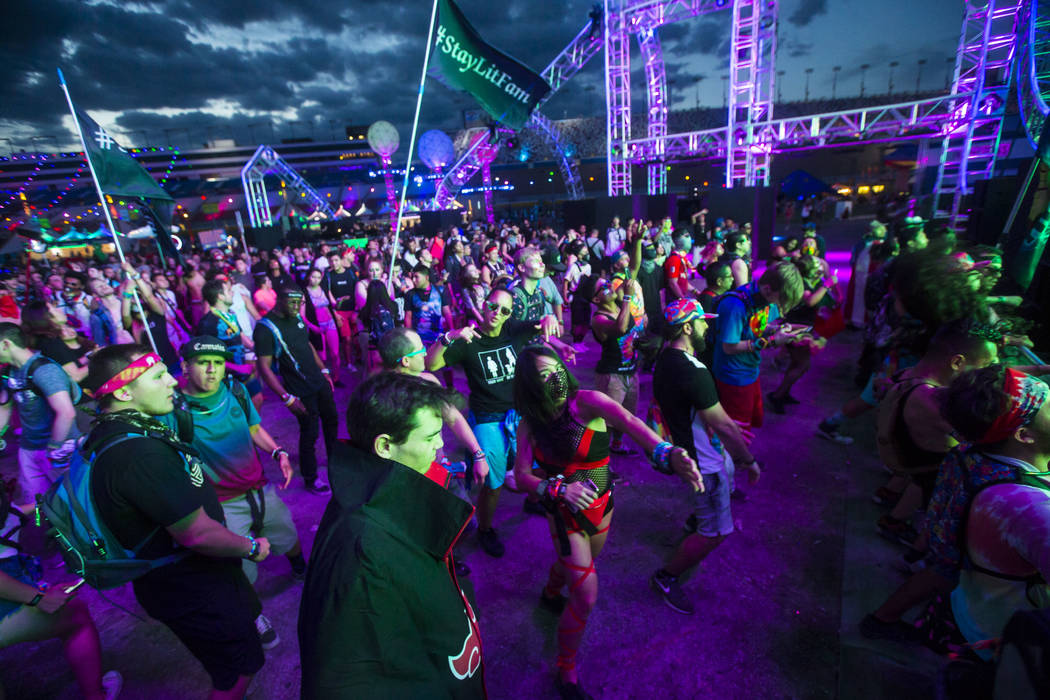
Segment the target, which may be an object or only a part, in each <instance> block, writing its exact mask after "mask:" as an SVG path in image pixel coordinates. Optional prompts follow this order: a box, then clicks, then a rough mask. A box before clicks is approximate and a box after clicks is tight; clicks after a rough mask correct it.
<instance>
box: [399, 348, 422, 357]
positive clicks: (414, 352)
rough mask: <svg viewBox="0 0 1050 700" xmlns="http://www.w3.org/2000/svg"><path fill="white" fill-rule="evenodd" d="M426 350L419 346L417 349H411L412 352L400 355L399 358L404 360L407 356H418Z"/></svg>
mask: <svg viewBox="0 0 1050 700" xmlns="http://www.w3.org/2000/svg"><path fill="white" fill-rule="evenodd" d="M426 351H427V349H426V348H420V349H419V350H413V351H412V352H410V353H408V354H407V355H404V356H402V357H401V359H402V360H404V359H406V358H409V357H419V356H420V355H422V354H423V353H425V352H426Z"/></svg>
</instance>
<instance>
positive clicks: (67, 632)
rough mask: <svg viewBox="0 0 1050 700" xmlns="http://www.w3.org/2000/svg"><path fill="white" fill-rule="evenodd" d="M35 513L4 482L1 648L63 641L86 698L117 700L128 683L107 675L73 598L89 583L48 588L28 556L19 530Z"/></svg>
mask: <svg viewBox="0 0 1050 700" xmlns="http://www.w3.org/2000/svg"><path fill="white" fill-rule="evenodd" d="M32 510H33V506H32V505H26V506H13V505H11V504H10V501H9V500H8V494H7V489H6V488H5V484H3V483H0V525H2V526H3V528H2V529H0V532H3V533H5V534H4V537H3V538H0V649H5V648H7V647H9V646H12V645H14V644H20V643H22V642H39V641H43V640H45V639H61V640H62V644H63V650H64V652H65V655H66V659H67V660H68V661H69V665H70V667H71V668H72V669H73V675H74V676H75V677H76V679H77V685H78V686H80V693H81V694H82V695H83V696H84V697H85V698H88V700H96V699H98V698H105V699H106V700H112V698H115V697H117V695H119V694H120V690H121V687H122V686H123V685H124V679H123V677H122V676H121V675H120V673H119V672H117V671H109V672H108V673H106V674H105V675H103V674H102V654H101V648H100V643H99V638H98V629H97V628H96V627H95V622H94V620H92V619H91V613H90V612H89V611H88V607H87V605H86V604H85V603H84V601H82V600H77V599H75V598H74V597H73V596H74V594H75V593H76V591H77V589H78V588H79V587H80V586H81V584H83V583H84V579H80V580H79V581H77V582H65V583H62V584H59V585H56V586H48V585H47V584H46V583H44V582H43V581H42V580H41V579H42V570H41V566H40V560H39V559H37V558H36V557H30V556H26V555H25V554H23V553H22V551H21V549H22V548H21V546H20V545H19V544H18V535H17V531H18V530H19V529H20V528H21V527H22V525H24V524H25V523H26V522H28V521H29V515H28V514H29V513H31V512H32ZM3 695H4V691H3V687H0V697H3Z"/></svg>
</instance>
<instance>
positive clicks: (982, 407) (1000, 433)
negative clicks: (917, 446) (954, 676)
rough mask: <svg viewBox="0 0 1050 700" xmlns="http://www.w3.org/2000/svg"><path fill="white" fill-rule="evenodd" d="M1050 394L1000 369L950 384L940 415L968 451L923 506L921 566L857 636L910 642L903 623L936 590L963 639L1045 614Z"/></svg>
mask: <svg viewBox="0 0 1050 700" xmlns="http://www.w3.org/2000/svg"><path fill="white" fill-rule="evenodd" d="M1048 397H1050V387H1047V385H1046V384H1045V383H1044V382H1042V381H1040V380H1039V379H1036V378H1035V377H1032V376H1030V375H1027V374H1024V373H1023V372H1020V371H1018V370H1016V369H1013V368H1007V367H1004V366H1003V365H991V366H989V367H985V368H983V369H978V370H974V371H971V372H967V373H965V374H963V375H961V376H960V377H958V378H957V379H955V381H953V382H952V384H951V386H950V387H948V390H947V393H946V396H945V400H944V402H943V409H942V410H943V414H944V418H945V419H946V420H947V421H948V423H950V424H951V426H952V427H953V428H954V429H955V431H956V432H957V433H958V434H959V436H960V437H961V438H962V439H963V440H965V441H966V443H969V444H968V445H966V446H965V447H960V448H957V449H956V450H953V451H952V452H951V453H949V455H948V457H947V458H945V460H944V462H942V463H941V469H940V474H939V476H938V478H937V485H936V487H935V488H934V492H933V496H932V498H931V499H930V506H929V508H928V509H927V519H928V525H927V527H928V530H929V534H930V547H929V551H930V554H929V560H928V566H927V568H926V569H924V570H923V571H920V572H919V573H917V574H915V575H914V576H912V577H911V578H910V579H909V580H908V581H906V582H905V583H904V584H903V585H902V586H901V587H900V588H898V589H897V591H896V592H894V594H893V595H892V596H890V598H889V599H888V600H887V601H886V602H885V603H883V605H882V606H881V607H880V608H879V609H878V610H876V611H875V612H874V613H873V614H871V615H868V616H867V617H865V618H864V620H863V621H862V622H861V625H860V628H861V632H862V634H864V635H865V636H867V637H881V638H889V639H895V640H898V641H909V640H912V641H914V640H915V639H916V638H917V636H918V635H917V630H916V629H915V628H914V627H912V626H910V625H908V624H907V623H904V622H902V621H901V619H900V618H901V616H902V615H903V614H904V613H905V612H907V611H908V610H909V609H910V608H911V607H913V606H914V605H917V604H918V603H921V602H923V601H924V600H925V599H926V598H927V597H929V596H930V595H931V594H933V593H937V592H940V593H942V594H948V593H949V592H950V596H951V598H950V599H951V611H952V616H953V617H954V623H955V625H956V626H957V627H958V630H959V632H960V633H961V634H962V636H963V637H964V638H965V640H966V641H970V642H974V641H979V640H984V639H990V638H993V637H996V636H998V635H999V634H1000V633H1001V631H1002V629H1003V626H1004V625H1005V624H1006V621H1007V619H1009V617H1010V615H1012V614H1013V613H1014V612H1015V611H1016V610H1024V609H1031V608H1033V607H1038V608H1045V607H1050V591H1048V588H1047V586H1046V583H1045V582H1046V581H1047V580H1050V546H1048V544H1050V543H1048V542H1047V538H1046V533H1047V532H1050V471H1047V468H1048V464H1047V463H1048V461H1050V402H1048V401H1047V398H1048ZM978 653H981V652H978Z"/></svg>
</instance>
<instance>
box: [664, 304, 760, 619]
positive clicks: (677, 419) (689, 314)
mask: <svg viewBox="0 0 1050 700" xmlns="http://www.w3.org/2000/svg"><path fill="white" fill-rule="evenodd" d="M714 317H715V316H714V314H708V313H704V310H703V307H702V306H700V302H698V301H696V300H695V299H677V300H675V301H673V302H671V303H670V304H668V306H667V308H666V310H665V311H664V329H663V335H664V340H665V341H666V345H665V346H664V350H663V352H661V353H660V356H659V357H658V358H657V360H656V367H655V368H654V369H653V401H654V403H655V404H656V405H657V406H658V407H659V410H660V413H661V414H662V416H663V420H664V424H665V425H666V427H667V430H668V432H670V434H671V435H670V441H671V442H673V443H674V444H675V445H677V446H679V447H684V448H685V449H686V450H688V451H689V456H690V457H692V458H693V460H694V461H695V462H696V465H697V467H698V468H699V469H700V475H701V476H702V478H703V481H704V488H703V490H702V491H698V492H696V494H695V495H694V498H695V506H694V511H693V514H692V515H691V516H690V517H689V520H688V527H689V530H690V531H691V532H690V534H689V535H688V536H687V537H686V538H685V539H683V540H682V542H681V543H680V544H679V545H678V549H677V550H676V551H675V553H674V554H673V555H672V557H671V560H670V562H668V563H667V564H666V565H664V567H663V568H662V569H660V570H659V571H657V572H656V573H655V574H653V576H652V579H651V583H652V585H653V587H654V588H656V589H657V591H659V592H660V594H661V595H662V596H663V599H664V602H665V603H667V605H668V606H669V607H670V608H671V609H673V610H675V611H677V612H680V613H683V614H686V615H691V614H692V613H693V604H692V603H691V602H690V601H689V599H688V598H687V597H686V596H685V594H684V593H683V592H682V589H681V587H680V585H679V583H678V577H679V576H681V575H682V574H683V573H685V572H686V571H688V570H689V569H691V568H692V567H694V566H696V565H697V564H699V563H700V562H701V561H702V560H703V559H704V557H706V556H707V555H708V554H710V553H711V552H712V551H713V550H714V548H715V547H717V546H718V545H719V543H721V542H722V540H724V539H725V537H726V535H728V534H729V533H731V532H732V531H733V516H732V513H731V512H730V509H729V493H730V485H731V484H732V480H733V474H732V470H733V464H734V463H735V464H736V465H738V466H740V467H742V468H744V469H746V470H748V472H749V476H750V480H751V483H754V482H756V481H758V477H759V475H760V474H761V470H760V469H759V466H758V462H756V461H755V458H754V457H753V456H752V455H751V452H750V451H749V450H748V446H747V443H746V441H745V439H744V437H743V435H742V433H741V432H740V427H739V426H738V425H737V424H736V423H735V422H734V421H733V419H732V418H730V417H729V416H728V415H727V414H726V412H725V410H724V409H723V408H722V405H721V404H720V403H719V402H718V392H717V391H716V390H715V382H714V379H713V378H712V376H711V372H710V371H709V370H708V369H707V367H705V366H704V364H703V363H702V362H700V360H698V359H696V355H697V354H698V353H700V352H703V349H704V333H705V331H706V330H707V320H708V319H710V318H714ZM696 418H699V421H696Z"/></svg>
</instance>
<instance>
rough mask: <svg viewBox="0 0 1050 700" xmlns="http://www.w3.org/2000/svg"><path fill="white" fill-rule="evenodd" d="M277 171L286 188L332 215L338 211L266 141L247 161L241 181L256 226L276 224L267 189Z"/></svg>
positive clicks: (249, 217)
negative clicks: (266, 143) (268, 177)
mask: <svg viewBox="0 0 1050 700" xmlns="http://www.w3.org/2000/svg"><path fill="white" fill-rule="evenodd" d="M271 174H272V175H277V176H279V177H280V178H281V187H283V188H284V190H285V191H286V192H293V193H295V194H296V195H298V196H299V199H297V200H294V201H300V200H302V202H303V203H304V204H308V205H311V206H313V209H314V211H321V212H324V213H325V214H326V215H327V216H328V217H329V218H331V217H334V216H335V212H334V211H333V210H332V207H331V206H330V205H329V204H328V200H326V199H325V198H324V197H322V196H321V194H320V193H319V192H318V191H317V190H315V189H314V188H313V187H311V186H310V183H308V182H307V181H306V180H304V179H303V177H302V175H300V174H299V173H297V172H296V171H295V168H293V167H292V166H290V165H288V163H286V162H284V159H282V158H281V156H279V155H278V154H277V152H276V151H274V150H273V149H272V148H270V147H269V146H266V145H263V146H259V148H258V149H256V151H255V154H254V155H253V156H252V157H251V158H250V159H249V160H248V162H247V163H245V165H244V167H243V168H242V169H241V184H242V185H243V186H244V198H245V201H247V203H248V220H249V222H250V223H251V225H252V226H253V227H260V226H273V219H272V218H271V216H270V202H269V197H268V195H267V193H266V176H267V175H271Z"/></svg>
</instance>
